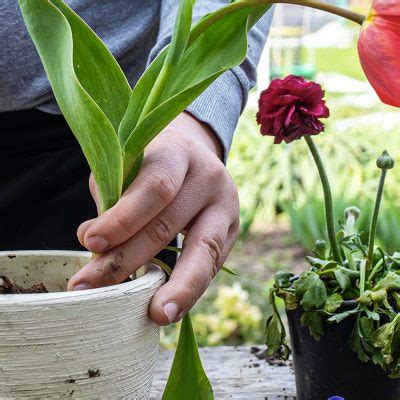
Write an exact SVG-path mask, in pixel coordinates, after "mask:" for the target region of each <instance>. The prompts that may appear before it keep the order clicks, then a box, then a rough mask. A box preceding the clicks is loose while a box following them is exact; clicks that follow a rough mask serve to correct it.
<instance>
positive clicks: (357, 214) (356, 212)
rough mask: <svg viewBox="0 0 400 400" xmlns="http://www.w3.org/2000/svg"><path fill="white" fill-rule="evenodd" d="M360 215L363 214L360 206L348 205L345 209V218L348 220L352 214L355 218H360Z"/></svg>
mask: <svg viewBox="0 0 400 400" xmlns="http://www.w3.org/2000/svg"><path fill="white" fill-rule="evenodd" d="M360 215H361V210H360V209H359V208H357V207H354V206H352V207H347V208H346V209H345V210H344V218H345V219H346V220H348V219H349V217H350V216H353V217H354V219H355V220H357V219H358V218H360Z"/></svg>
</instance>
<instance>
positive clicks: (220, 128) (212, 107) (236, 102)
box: [149, 0, 273, 161]
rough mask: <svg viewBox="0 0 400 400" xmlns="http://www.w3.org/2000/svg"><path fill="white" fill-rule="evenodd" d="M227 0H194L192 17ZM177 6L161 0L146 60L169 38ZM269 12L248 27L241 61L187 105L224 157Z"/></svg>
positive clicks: (251, 82)
mask: <svg viewBox="0 0 400 400" xmlns="http://www.w3.org/2000/svg"><path fill="white" fill-rule="evenodd" d="M228 3H230V0H197V2H196V5H195V9H194V15H193V19H194V20H195V21H196V20H197V19H199V18H200V17H202V16H203V15H205V14H207V13H209V12H211V11H214V10H216V9H218V8H220V7H222V6H224V5H226V4H228ZM177 8H178V1H176V0H162V6H161V16H160V30H159V35H158V40H157V43H156V45H155V46H154V48H153V49H152V51H151V53H150V56H149V62H151V61H152V60H153V59H154V58H155V57H156V56H157V54H158V53H159V52H160V51H161V50H162V49H163V48H164V47H165V46H166V45H167V44H168V43H169V42H170V40H171V34H172V30H173V26H174V21H175V17H176V12H177ZM272 15H273V8H271V10H270V11H269V12H268V13H266V14H265V15H264V16H263V17H262V18H261V20H260V21H259V22H258V23H257V25H255V26H254V27H253V28H252V30H251V31H250V33H249V50H248V53H247V58H246V60H245V61H244V62H243V64H242V65H240V66H238V67H235V68H233V69H231V70H229V71H227V72H225V73H224V74H223V75H221V76H220V77H219V78H218V79H217V80H216V81H215V82H214V83H213V84H212V85H211V86H210V87H209V88H208V89H207V90H206V91H205V92H204V93H203V94H201V95H200V96H199V97H198V98H197V99H196V100H195V101H194V102H193V103H192V104H191V105H190V106H189V107H188V108H187V111H188V112H189V113H190V114H192V115H193V116H194V117H196V118H197V119H198V120H200V121H202V122H205V123H206V124H208V125H209V126H210V127H211V128H212V129H213V130H214V132H215V134H216V135H217V136H218V138H219V140H220V141H221V143H222V145H223V148H224V161H226V158H227V156H228V153H229V149H230V146H231V143H232V139H233V134H234V131H235V129H236V125H237V122H238V119H239V117H240V114H241V113H242V111H243V109H244V107H245V105H246V102H247V97H248V93H249V91H250V89H251V88H252V87H253V86H254V85H255V83H256V70H257V64H258V61H259V59H260V56H261V52H262V50H263V47H264V44H265V41H266V39H267V36H268V33H269V29H270V26H271V22H272Z"/></svg>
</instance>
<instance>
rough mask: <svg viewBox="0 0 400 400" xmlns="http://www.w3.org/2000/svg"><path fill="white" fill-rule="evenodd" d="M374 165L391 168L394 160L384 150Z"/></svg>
mask: <svg viewBox="0 0 400 400" xmlns="http://www.w3.org/2000/svg"><path fill="white" fill-rule="evenodd" d="M376 165H377V166H378V168H380V169H392V168H393V167H394V160H393V158H392V157H390V155H389V153H388V152H387V151H386V150H385V151H384V152H383V153H382V154H381V156H380V157H379V158H378V160H377V161H376Z"/></svg>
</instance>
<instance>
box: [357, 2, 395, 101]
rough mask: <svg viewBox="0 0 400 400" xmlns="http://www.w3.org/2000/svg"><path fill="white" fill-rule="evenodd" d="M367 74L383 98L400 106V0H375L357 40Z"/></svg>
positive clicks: (362, 63)
mask: <svg viewBox="0 0 400 400" xmlns="http://www.w3.org/2000/svg"><path fill="white" fill-rule="evenodd" d="M358 52H359V55H360V61H361V65H362V67H363V69H364V72H365V75H366V76H367V78H368V80H369V81H370V83H371V85H372V86H373V87H374V89H375V91H376V92H377V93H378V95H379V97H380V98H381V100H382V101H383V102H384V103H386V104H389V105H392V106H395V107H400V1H399V0H374V1H373V3H372V9H371V11H370V13H369V15H368V17H367V18H366V20H365V22H364V25H363V27H362V30H361V35H360V39H359V41H358Z"/></svg>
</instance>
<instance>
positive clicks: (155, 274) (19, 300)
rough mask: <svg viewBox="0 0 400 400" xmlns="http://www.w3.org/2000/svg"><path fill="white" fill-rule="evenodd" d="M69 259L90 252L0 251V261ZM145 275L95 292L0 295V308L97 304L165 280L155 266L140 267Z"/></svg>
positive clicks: (135, 292) (93, 290) (97, 289)
mask: <svg viewBox="0 0 400 400" xmlns="http://www.w3.org/2000/svg"><path fill="white" fill-rule="evenodd" d="M12 256H17V257H19V256H22V257H44V256H45V257H49V258H51V257H68V258H80V259H82V258H87V259H88V261H89V260H90V258H91V253H89V252H87V251H70V250H18V251H0V261H1V259H2V258H4V257H12ZM143 268H144V269H145V271H144V274H143V275H141V276H140V277H138V278H136V279H134V280H132V281H131V282H125V283H121V284H118V285H113V286H107V287H102V288H96V289H87V290H79V291H71V292H49V293H29V294H6V295H1V296H0V307H1V306H3V305H10V304H13V305H16V304H20V305H29V304H31V305H36V304H37V305H39V304H43V303H48V302H51V304H52V305H54V304H65V303H70V302H72V303H76V302H79V303H83V302H85V303H88V302H95V301H98V300H99V299H100V298H104V297H108V298H110V297H113V298H115V297H123V296H127V295H135V296H137V295H138V294H139V293H140V291H141V290H143V289H145V288H148V287H151V286H153V285H159V284H160V281H163V280H164V279H165V275H164V272H163V271H162V270H161V268H159V267H158V266H156V265H154V264H147V265H145V266H144V267H143Z"/></svg>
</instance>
